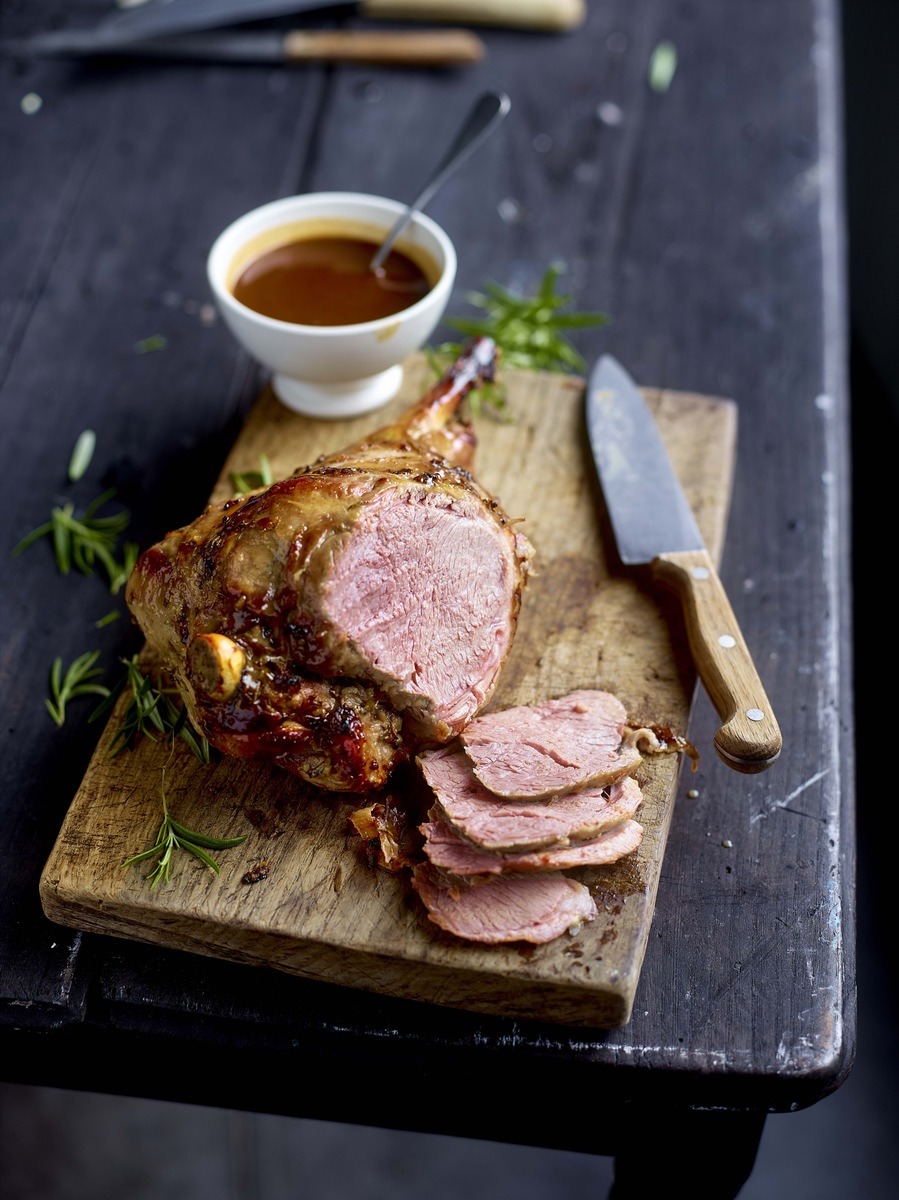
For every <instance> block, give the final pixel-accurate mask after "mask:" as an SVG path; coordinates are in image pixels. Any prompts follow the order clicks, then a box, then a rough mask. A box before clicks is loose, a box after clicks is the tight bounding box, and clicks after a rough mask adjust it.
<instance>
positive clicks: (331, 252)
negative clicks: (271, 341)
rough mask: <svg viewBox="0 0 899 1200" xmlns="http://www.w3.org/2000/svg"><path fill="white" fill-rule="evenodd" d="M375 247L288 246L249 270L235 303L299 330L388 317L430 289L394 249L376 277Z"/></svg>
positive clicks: (325, 241) (319, 240) (335, 243)
mask: <svg viewBox="0 0 899 1200" xmlns="http://www.w3.org/2000/svg"><path fill="white" fill-rule="evenodd" d="M377 249H378V246H377V244H376V243H375V242H369V241H365V240H362V239H358V238H350V237H316V238H304V239H301V240H299V241H294V242H288V243H287V244H286V245H283V246H278V247H276V248H275V249H274V250H269V251H268V252H267V253H265V254H262V255H260V256H259V258H257V259H255V260H254V261H253V262H251V263H250V264H249V266H247V267H245V268H244V270H243V271H242V273H241V274H240V276H239V278H238V280H237V282H236V283H235V285H234V288H233V293H234V297H235V299H237V300H239V301H240V303H241V304H245V305H246V306H247V308H252V309H253V310H254V311H255V312H258V313H261V314H262V315H263V316H266V317H273V318H275V320H278V321H291V322H293V323H295V324H300V325H358V324H360V323H361V322H363V321H375V320H377V319H378V318H379V317H389V316H392V315H393V313H397V312H401V311H402V310H403V309H404V308H408V307H409V306H410V305H411V304H415V302H416V301H417V300H420V299H421V298H422V296H425V295H427V293H428V292H429V291H430V290H431V283H430V281H429V280H428V278H427V276H426V275H425V273H424V271H423V270H422V269H421V267H420V266H419V265H418V264H417V263H415V262H413V261H412V259H411V258H409V257H408V256H407V255H405V254H403V253H402V252H400V251H398V250H391V252H390V254H388V256H387V258H386V259H385V261H384V265H383V267H382V268H381V270H380V271H378V273H377V274H376V273H375V272H374V271H372V270H371V269H370V266H369V264H370V263H371V260H372V257H373V256H374V254H375V252H376V251H377Z"/></svg>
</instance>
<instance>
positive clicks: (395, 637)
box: [127, 338, 531, 792]
mask: <svg viewBox="0 0 899 1200" xmlns="http://www.w3.org/2000/svg"><path fill="white" fill-rule="evenodd" d="M495 363H496V347H495V345H494V343H493V342H492V341H491V339H489V338H480V339H475V341H474V342H472V343H471V344H470V345H469V347H468V348H467V349H466V351H465V352H464V353H463V354H462V355H461V356H460V358H459V359H458V360H457V362H456V363H455V364H454V366H453V367H452V368H451V369H450V370H449V371H448V372H447V374H446V375H445V376H444V377H443V379H442V380H440V381H439V382H437V383H435V384H434V386H433V387H432V388H431V389H430V390H429V391H428V392H427V393H426V394H425V395H424V396H423V397H422V398H421V399H420V400H419V401H418V402H417V403H416V404H415V405H413V406H412V407H411V408H410V409H409V410H407V412H406V413H405V414H404V415H403V416H402V417H401V418H400V419H399V420H398V421H397V422H395V423H394V424H391V425H388V426H385V427H384V428H382V429H380V430H378V431H377V432H375V433H372V434H371V435H370V436H369V437H367V438H365V439H364V440H363V441H361V442H358V443H356V444H355V445H352V446H350V447H349V448H348V449H346V450H345V451H343V452H342V453H338V454H333V455H330V456H329V457H327V458H321V459H319V460H318V461H317V462H315V463H313V464H312V465H310V466H306V467H304V468H302V469H300V470H298V471H296V472H295V473H294V474H293V475H291V476H290V477H289V478H288V479H283V480H279V481H277V482H275V483H273V484H272V485H271V486H270V487H267V488H262V489H257V490H256V491H253V492H251V493H249V494H248V495H246V496H243V497H240V498H237V499H234V500H228V501H226V502H225V503H222V504H214V505H210V506H209V507H208V508H207V509H206V511H205V512H204V513H202V514H201V515H200V516H199V517H198V518H197V519H196V520H195V521H193V522H192V523H191V524H190V525H186V526H184V527H183V528H181V529H177V530H175V531H174V532H171V533H169V534H167V535H166V537H164V538H163V539H162V540H161V541H160V542H158V543H157V544H156V545H155V546H151V547H150V548H149V549H147V550H146V551H144V553H143V554H142V555H141V557H140V559H139V560H138V562H137V565H136V566H135V568H134V571H133V572H132V574H131V577H130V579H129V581H128V585H127V601H128V605H129V608H130V610H131V613H132V615H133V617H134V619H135V620H136V622H137V623H138V625H139V626H140V628H141V630H142V631H143V633H144V636H145V637H146V639H147V642H148V645H149V646H150V648H151V649H152V650H153V651H154V652H155V654H156V655H157V656H158V658H159V659H160V661H161V664H162V666H163V667H164V668H165V669H166V670H167V671H168V672H169V673H170V674H171V675H172V677H173V678H174V681H175V683H176V685H177V687H178V690H179V691H180V693H181V695H182V697H183V699H184V702H185V706H186V708H187V710H188V713H189V716H190V718H191V720H192V721H193V722H194V724H195V725H196V726H197V727H198V728H199V729H200V730H201V731H202V733H203V734H205V736H206V737H207V738H208V740H209V741H210V742H211V743H212V745H213V746H216V747H217V748H218V749H220V750H221V751H222V752H223V753H225V754H230V755H236V756H239V757H247V758H254V759H264V760H267V761H269V762H274V763H277V764H278V765H279V766H282V767H284V768H286V769H287V770H289V771H292V772H294V773H296V774H297V775H300V776H302V777H303V778H304V779H306V780H308V781H309V782H310V783H312V784H314V785H316V786H317V787H321V788H325V789H328V790H332V791H344V792H347V791H348V792H368V791H371V790H372V789H376V788H380V787H381V786H383V785H384V783H385V782H386V781H387V780H388V779H389V778H390V777H391V775H392V773H393V771H394V769H395V768H396V767H397V766H398V765H399V764H400V763H402V762H404V761H406V760H407V759H408V757H409V755H410V754H411V753H413V752H414V751H415V750H416V749H418V748H420V747H421V746H422V745H435V744H440V743H443V742H446V741H448V740H449V739H450V738H451V737H453V736H454V735H455V734H457V733H458V732H459V731H460V730H461V729H462V728H463V726H464V725H465V724H466V723H467V722H468V721H469V720H471V718H472V717H473V716H475V715H476V713H477V712H479V711H480V709H481V708H482V707H483V706H484V704H485V703H486V702H487V700H488V699H489V698H490V696H491V695H492V693H493V690H494V688H495V686H496V683H497V680H498V677H499V673H500V671H501V669H502V666H503V663H504V662H505V659H506V656H507V654H508V652H509V648H510V645H511V642H512V638H513V635H514V632H515V628H516V624H517V620H518V613H519V607H520V603H521V593H522V588H523V586H524V583H525V579H526V576H527V569H528V563H529V558H530V554H531V546H530V543H529V542H528V540H527V538H526V537H524V536H523V535H522V534H520V533H518V532H517V531H516V528H515V526H514V524H513V523H512V521H511V520H510V519H509V517H508V516H507V515H506V514H505V513H504V511H503V509H502V507H501V506H500V504H499V503H498V501H497V500H496V499H495V498H494V497H492V496H491V495H490V494H489V493H487V492H486V491H485V490H484V489H483V488H482V487H480V486H479V485H478V483H477V482H476V481H475V480H474V479H473V478H472V475H471V474H470V472H469V468H470V466H471V462H472V455H473V451H474V445H475V437H474V432H473V428H472V425H471V422H470V421H468V420H466V419H464V418H463V417H462V416H460V414H459V409H460V405H461V403H462V401H463V399H464V397H465V396H466V394H468V393H469V392H470V391H471V389H472V388H475V387H478V386H480V385H481V384H482V383H484V382H485V381H488V380H490V379H492V378H493V374H494V368H495Z"/></svg>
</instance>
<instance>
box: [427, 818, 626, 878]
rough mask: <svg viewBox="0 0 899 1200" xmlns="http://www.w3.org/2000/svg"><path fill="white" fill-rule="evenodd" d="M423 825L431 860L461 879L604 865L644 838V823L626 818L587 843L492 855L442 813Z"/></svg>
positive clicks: (616, 858)
mask: <svg viewBox="0 0 899 1200" xmlns="http://www.w3.org/2000/svg"><path fill="white" fill-rule="evenodd" d="M420 828H421V831H422V833H423V834H424V835H425V844H424V852H425V854H426V855H427V856H428V858H429V860H430V861H431V862H432V863H433V864H434V866H435V867H439V868H440V869H441V871H445V872H447V873H448V874H450V875H457V876H459V877H460V878H468V877H470V876H472V875H508V874H511V873H520V874H531V873H535V872H539V871H566V870H570V869H571V868H573V867H597V866H604V865H606V864H607V863H612V862H617V861H618V859H619V858H624V856H625V855H626V854H632V853H633V851H634V850H636V849H637V847H638V846H639V845H640V842H641V841H642V840H643V826H642V825H640V824H639V823H638V822H637V821H622V822H621V824H620V825H615V826H613V827H612V828H611V829H609V830H607V831H606V832H605V833H601V834H600V835H599V837H598V838H591V839H590V840H589V841H586V842H574V843H572V844H571V845H568V846H550V847H548V848H547V849H546V850H531V851H529V852H528V853H526V854H490V853H489V851H487V850H482V849H481V848H480V847H479V846H474V845H472V843H471V842H469V841H466V839H465V838H464V837H461V836H460V835H459V834H458V833H457V832H456V830H455V829H453V827H452V825H450V824H449V822H448V821H446V820H444V819H443V818H442V817H440V816H438V815H435V816H434V818H433V819H432V820H430V821H427V822H426V823H425V824H424V825H422V826H421V827H420Z"/></svg>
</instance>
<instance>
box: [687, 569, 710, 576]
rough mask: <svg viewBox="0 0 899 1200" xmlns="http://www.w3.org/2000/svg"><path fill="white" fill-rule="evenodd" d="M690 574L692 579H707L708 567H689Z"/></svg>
mask: <svg viewBox="0 0 899 1200" xmlns="http://www.w3.org/2000/svg"><path fill="white" fill-rule="evenodd" d="M690 574H691V575H692V576H693V578H694V579H708V577H709V569H708V567H691V568H690Z"/></svg>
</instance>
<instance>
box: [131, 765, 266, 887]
mask: <svg viewBox="0 0 899 1200" xmlns="http://www.w3.org/2000/svg"><path fill="white" fill-rule="evenodd" d="M160 791H161V793H162V824H161V825H160V826H159V832H158V833H157V835H156V844H155V845H154V846H151V847H150V849H149V850H144V851H143V852H142V853H140V854H134V855H132V856H131V858H126V859H125V861H124V862H123V863H122V866H123V867H130V866H132V865H133V864H134V863H139V862H145V861H146V860H147V859H149V858H156V859H157V860H158V861H157V863H156V866H155V867H154V868H153V870H152V871H151V872H150V874H149V875H148V876H147V878H148V879H149V880H150V891H151V892H152V891H153V889H154V888H155V887H156V886H157V885H158V884H159V883H160V882H163V883H168V882H169V877H170V872H171V867H172V859H173V857H174V854H175V851H176V850H185V851H187V853H188V854H193V855H194V857H195V858H198V859H199V860H200V862H202V863H205V864H206V866H207V867H210V868H211V869H212V870H213V871H215V873H216V875H220V874H221V867H220V866H219V865H218V863H217V862H216V861H215V859H214V858H213V857H212V855H210V854H207V853H206V851H207V850H231V849H233V848H234V847H235V846H240V845H242V844H243V843H244V842H245V841H246V840H247V834H243V835H242V836H241V837H236V838H214V837H209V836H208V835H207V834H205V833H197V832H196V831H195V830H192V829H188V828H187V827H186V826H184V825H181V824H180V823H179V822H178V821H176V820H175V818H174V817H173V816H172V815H171V814H170V813H169V809H168V801H167V799H166V794H165V767H163V768H162V783H161V784H160Z"/></svg>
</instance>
